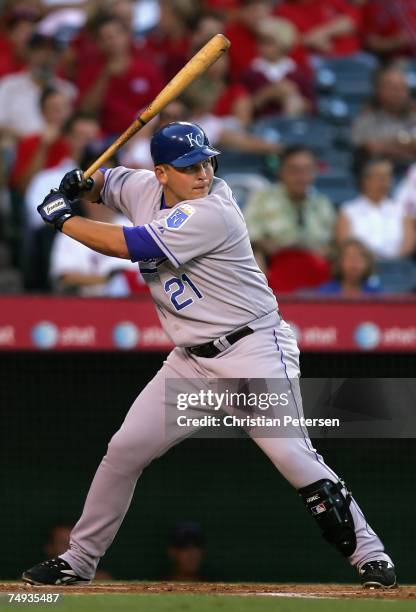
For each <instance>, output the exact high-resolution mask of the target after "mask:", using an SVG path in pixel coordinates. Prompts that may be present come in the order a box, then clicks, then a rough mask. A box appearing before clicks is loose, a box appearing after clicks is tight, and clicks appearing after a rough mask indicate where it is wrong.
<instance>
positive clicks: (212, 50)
mask: <svg viewBox="0 0 416 612" xmlns="http://www.w3.org/2000/svg"><path fill="white" fill-rule="evenodd" d="M230 45H231V43H230V41H229V40H228V38H226V37H225V36H224V35H223V34H216V35H215V36H213V37H212V38H211V40H209V41H208V42H207V44H206V45H204V46H203V47H202V49H200V50H199V51H198V53H196V54H195V55H194V56H193V57H192V58H191V59H190V60H189V62H188V63H187V64H185V66H184V67H183V68H182V69H181V70H180V71H179V72H178V74H176V75H175V76H174V77H173V79H171V80H170V81H169V83H168V84H167V85H166V87H164V88H163V89H162V91H161V92H160V94H158V95H157V96H156V98H155V99H154V100H153V102H151V103H150V104H149V106H147V107H146V108H145V109H144V111H143V112H142V113H141V114H140V115H139V116H138V117H137V119H135V120H134V121H133V123H132V124H131V125H130V126H129V127H128V128H127V130H126V131H125V132H123V134H121V136H119V137H118V138H117V140H115V141H114V142H113V144H111V145H110V146H109V147H108V149H106V151H104V153H103V154H102V155H100V157H99V158H98V159H97V160H96V161H95V162H94V163H93V164H91V166H90V167H89V168H88V169H87V170H86V171H85V172H84V177H85V178H86V179H87V178H89V177H90V176H91V175H92V174H94V172H96V170H98V169H99V168H100V166H102V165H103V163H104V162H106V161H107V160H108V159H109V158H110V157H111V156H112V155H114V153H116V152H117V151H118V149H119V148H120V147H122V146H123V145H124V144H125V143H126V142H127V141H128V140H129V139H130V138H131V137H132V136H134V134H136V133H137V132H138V131H139V130H140V129H141V128H142V127H143V126H144V125H146V123H148V122H149V121H150V120H151V119H153V117H155V116H156V115H157V114H158V113H160V111H161V110H162V109H163V108H164V107H165V106H166V105H167V104H169V102H172V100H174V99H175V98H177V97H178V96H179V95H180V94H181V93H182V92H183V91H184V90H185V89H186V88H187V87H188V85H190V83H192V81H194V80H195V79H197V78H198V77H199V76H201V74H203V73H204V72H205V70H207V68H209V67H210V66H211V65H212V64H213V63H214V62H216V61H217V59H218V58H219V57H220V56H221V55H222V53H224V52H225V51H226V50H227V49H228V48H229V47H230Z"/></svg>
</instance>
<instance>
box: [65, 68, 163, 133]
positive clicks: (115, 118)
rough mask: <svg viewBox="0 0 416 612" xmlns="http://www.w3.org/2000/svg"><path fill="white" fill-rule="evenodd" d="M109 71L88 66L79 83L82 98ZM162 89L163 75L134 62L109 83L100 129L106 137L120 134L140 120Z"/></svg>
mask: <svg viewBox="0 0 416 612" xmlns="http://www.w3.org/2000/svg"><path fill="white" fill-rule="evenodd" d="M104 69H105V64H104V62H102V61H101V62H100V64H99V65H95V66H93V65H91V64H88V66H86V67H85V68H84V69H83V70H82V69H81V70H80V75H79V78H78V81H77V86H78V88H79V91H80V94H81V100H82V98H83V96H84V94H86V93H88V91H89V90H90V88H91V83H95V82H96V81H97V79H98V78H99V77H100V75H102V74H103V71H104ZM161 89H162V79H161V76H160V73H159V72H158V70H157V69H156V68H154V67H153V66H152V65H151V64H150V63H147V62H145V61H142V60H140V59H137V58H131V60H130V63H129V65H128V68H127V70H126V71H123V73H122V74H113V75H111V76H109V78H108V79H107V83H106V87H105V91H104V95H103V99H102V103H101V105H100V125H101V128H102V130H103V133H104V134H105V135H113V134H120V133H121V132H123V131H124V130H125V129H126V128H127V127H128V126H129V124H130V123H131V122H132V121H133V120H134V119H135V118H136V117H137V115H138V114H139V111H140V110H142V109H143V108H144V107H145V106H147V104H149V103H150V102H151V101H152V100H153V98H154V97H155V96H156V95H157V94H158V93H159V92H160V90H161Z"/></svg>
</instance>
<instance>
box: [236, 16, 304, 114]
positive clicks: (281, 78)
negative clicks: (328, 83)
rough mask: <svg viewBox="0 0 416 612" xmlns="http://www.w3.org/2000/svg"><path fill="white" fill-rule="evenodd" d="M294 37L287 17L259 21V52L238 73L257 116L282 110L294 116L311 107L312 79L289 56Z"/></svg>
mask: <svg viewBox="0 0 416 612" xmlns="http://www.w3.org/2000/svg"><path fill="white" fill-rule="evenodd" d="M297 37H298V33H297V31H296V28H295V26H294V25H293V24H292V23H291V22H290V21H288V20H286V19H281V18H279V17H269V18H268V19H265V20H264V21H262V22H260V23H259V26H258V44H259V55H258V57H256V58H255V59H254V60H253V61H252V62H251V63H250V66H249V68H248V70H246V71H245V72H244V73H243V74H242V76H241V79H242V82H243V83H244V85H245V86H246V87H247V89H248V90H249V91H250V92H251V94H252V100H253V104H254V109H255V111H256V114H257V116H259V115H260V116H262V115H271V114H276V113H283V114H285V115H287V116H291V117H295V116H299V115H302V114H303V113H305V112H306V111H308V110H310V109H311V107H312V104H313V101H314V92H313V85H312V79H310V78H309V76H310V75H309V72H306V71H303V70H302V69H301V68H300V67H299V66H298V65H297V63H296V62H295V60H294V59H293V57H290V52H291V50H292V48H293V46H294V45H295V44H296V40H297Z"/></svg>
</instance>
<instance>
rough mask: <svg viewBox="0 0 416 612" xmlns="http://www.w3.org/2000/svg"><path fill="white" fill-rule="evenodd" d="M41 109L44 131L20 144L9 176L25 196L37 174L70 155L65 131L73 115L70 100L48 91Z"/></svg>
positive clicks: (61, 94) (45, 92) (44, 93)
mask: <svg viewBox="0 0 416 612" xmlns="http://www.w3.org/2000/svg"><path fill="white" fill-rule="evenodd" d="M40 109H41V112H42V116H43V118H44V120H45V128H44V130H43V131H42V132H41V133H39V134H30V135H28V136H26V137H23V138H22V139H21V140H20V141H19V142H18V145H17V150H16V161H15V164H14V167H13V169H12V172H11V176H10V184H11V185H12V186H13V187H15V188H17V189H19V190H20V191H21V192H22V193H24V192H25V190H26V188H27V186H28V184H29V182H30V181H31V179H32V178H33V176H34V175H35V174H36V173H37V172H39V171H40V170H44V169H46V168H53V167H54V166H56V165H58V164H59V163H60V162H61V161H62V160H64V159H65V158H66V157H68V156H69V154H70V151H69V148H68V144H67V141H66V139H65V138H64V135H63V129H64V125H65V123H66V121H67V120H68V118H69V116H70V113H71V101H70V100H69V98H68V97H67V96H66V95H65V94H64V93H62V92H61V91H58V90H56V89H53V88H47V89H45V90H44V92H43V93H42V95H41V98H40Z"/></svg>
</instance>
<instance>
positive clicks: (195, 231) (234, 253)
mask: <svg viewBox="0 0 416 612" xmlns="http://www.w3.org/2000/svg"><path fill="white" fill-rule="evenodd" d="M105 179H106V180H105V187H104V189H103V190H102V194H101V195H102V199H103V201H104V203H105V204H106V205H107V206H110V207H112V208H114V209H116V210H121V211H122V212H124V214H125V215H126V216H127V217H128V218H129V219H130V220H131V221H132V223H133V225H134V226H135V227H137V226H144V228H145V229H146V231H147V232H149V236H151V238H152V239H153V240H154V242H155V243H156V245H157V246H158V247H159V248H160V250H161V251H162V252H163V254H164V258H163V257H162V258H158V259H157V260H156V261H155V260H147V261H144V258H143V259H142V257H139V258H138V259H140V260H141V261H140V270H141V271H142V274H143V278H144V279H145V280H146V282H147V283H148V286H149V289H150V292H151V295H152V298H153V301H154V302H155V305H156V308H157V312H158V314H159V318H160V322H161V325H162V326H163V328H164V330H165V332H166V333H167V334H168V335H169V336H170V338H171V339H172V340H173V342H174V343H175V344H176V345H177V346H193V345H196V344H202V343H203V342H208V341H210V340H213V339H215V338H219V337H220V336H222V335H224V334H227V333H230V332H231V331H233V330H235V329H236V328H238V327H242V326H244V325H247V324H248V323H250V325H251V326H253V327H254V328H255V327H256V321H257V320H258V319H259V320H260V319H261V318H262V317H264V315H266V314H268V313H270V312H273V311H274V310H276V308H277V303H276V299H275V297H274V295H273V293H272V292H271V290H270V289H269V287H268V285H267V281H266V278H265V276H264V275H263V273H262V272H261V271H260V269H259V267H258V266H257V264H256V261H255V259H254V256H253V251H252V249H251V245H250V240H249V237H248V233H247V228H246V225H245V222H244V218H243V215H242V213H241V211H240V210H239V208H238V206H237V205H236V203H235V201H234V200H233V196H232V193H231V190H230V188H229V187H228V185H227V184H226V183H225V181H223V180H221V179H218V178H214V181H213V184H212V187H211V190H210V193H209V194H208V195H207V196H206V197H204V198H196V199H195V200H190V201H186V202H181V203H179V204H178V205H176V206H174V207H173V208H170V209H169V208H167V209H161V198H162V187H161V185H160V184H159V183H158V181H157V179H156V177H155V175H154V173H153V172H151V171H149V170H128V169H127V168H123V167H119V168H113V169H111V170H109V171H108V172H106V175H105Z"/></svg>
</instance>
